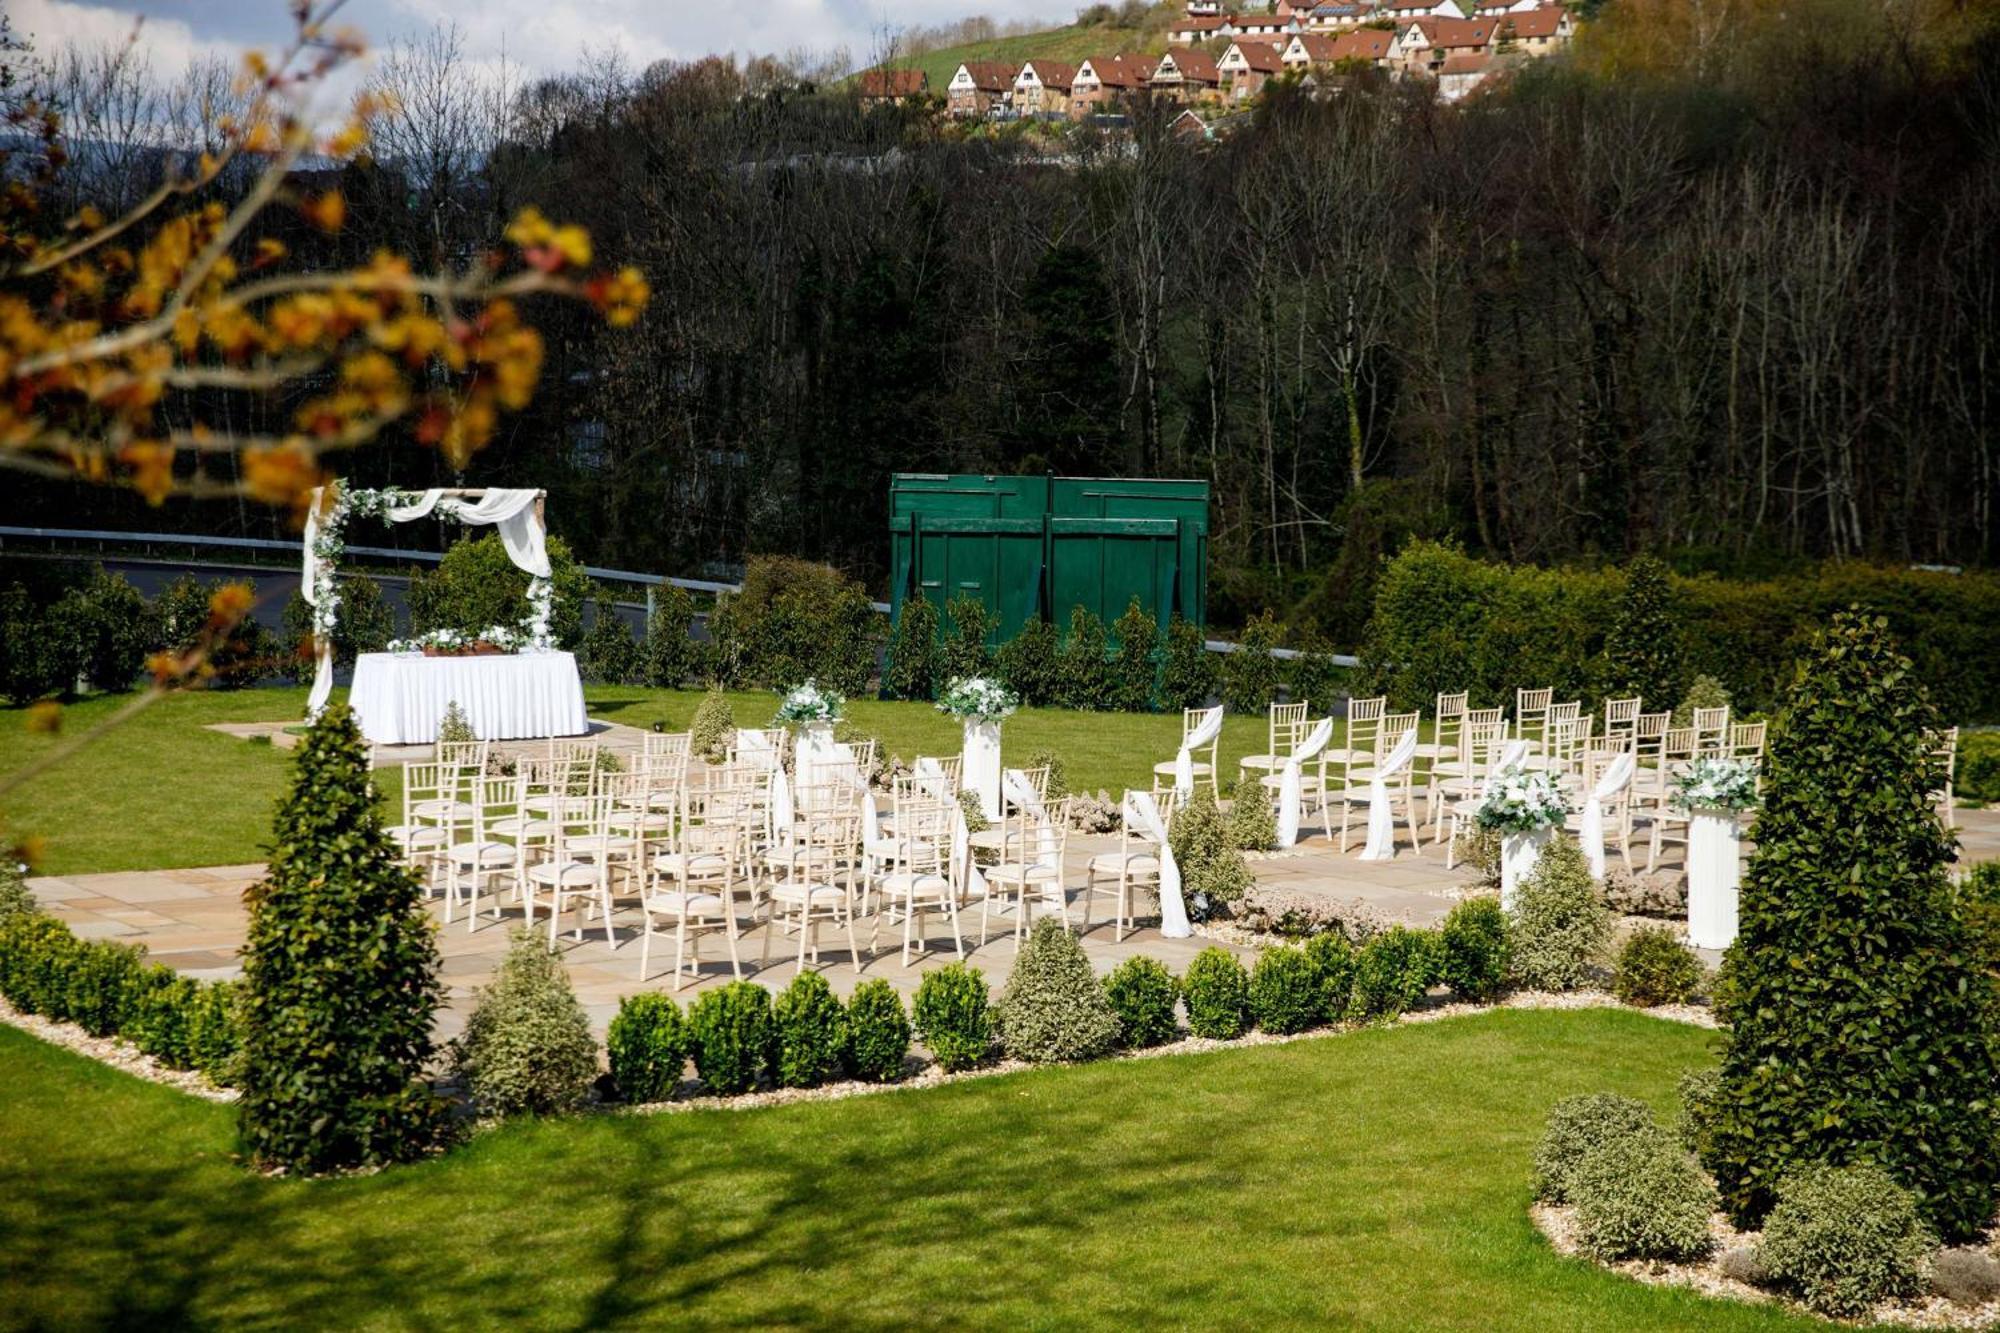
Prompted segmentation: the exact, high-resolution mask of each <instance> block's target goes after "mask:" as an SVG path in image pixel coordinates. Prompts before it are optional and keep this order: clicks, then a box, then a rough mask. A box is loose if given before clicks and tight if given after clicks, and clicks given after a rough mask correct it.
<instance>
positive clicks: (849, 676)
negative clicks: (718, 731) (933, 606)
mask: <svg viewBox="0 0 2000 1333" xmlns="http://www.w3.org/2000/svg"><path fill="white" fill-rule="evenodd" d="M708 628H709V635H710V637H711V639H712V640H713V641H714V643H715V645H716V651H717V654H718V661H719V662H720V663H721V664H722V671H723V675H724V678H725V679H727V680H729V681H731V682H732V683H734V682H739V681H747V682H751V683H755V684H759V685H767V686H770V687H772V688H773V689H789V688H791V687H792V686H794V685H799V684H802V683H804V682H805V681H807V680H816V681H818V682H819V683H820V684H821V685H824V686H826V687H828V688H829V689H834V690H838V691H839V692H840V693H842V694H844V695H847V696H848V697H850V698H852V697H854V696H856V695H859V694H861V693H862V692H863V691H865V690H866V689H867V688H868V682H869V679H870V677H872V676H873V675H874V673H875V645H876V640H877V629H876V622H875V609H874V606H873V605H872V604H871V603H870V602H869V600H868V592H867V590H866V589H865V588H863V587H862V586H861V584H860V583H858V582H856V581H855V580H853V579H851V578H849V577H847V576H846V575H845V574H842V573H841V572H840V571H839V570H837V569H834V568H833V567H832V566H831V565H822V564H816V563H814V562H813V561H810V560H798V559H794V558H792V557H790V556H777V555H760V556H753V557H751V559H750V562H749V564H748V565H747V566H746V567H745V569H744V571H743V584H742V587H741V588H740V590H739V591H737V592H736V593H735V594H734V595H733V596H730V597H727V598H723V599H721V600H719V601H718V602H717V604H716V608H715V613H714V614H713V615H712V616H711V617H710V618H709V622H708Z"/></svg>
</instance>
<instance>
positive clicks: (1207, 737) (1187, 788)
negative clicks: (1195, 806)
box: [1174, 704, 1222, 801]
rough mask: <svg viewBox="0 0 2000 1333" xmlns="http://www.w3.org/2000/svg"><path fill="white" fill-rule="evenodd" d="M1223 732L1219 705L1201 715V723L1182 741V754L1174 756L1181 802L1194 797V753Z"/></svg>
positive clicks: (1176, 789)
mask: <svg viewBox="0 0 2000 1333" xmlns="http://www.w3.org/2000/svg"><path fill="white" fill-rule="evenodd" d="M1221 730H1222V705H1221V704H1217V705H1216V706H1215V707H1213V708H1211V709H1209V710H1208V711H1207V712H1206V713H1203V714H1202V715H1201V721H1199V722H1197V723H1196V724H1195V728H1194V730H1193V731H1190V732H1189V733H1188V734H1187V736H1186V737H1185V738H1184V739H1183V740H1182V741H1181V750H1180V753H1179V754H1177V755H1175V756H1174V795H1175V796H1177V797H1179V798H1180V799H1181V800H1183V801H1185V800H1186V799H1187V798H1188V797H1190V796H1192V795H1194V752H1195V751H1196V750H1199V749H1200V748H1201V747H1202V746H1204V745H1206V744H1208V743H1209V742H1210V741H1212V740H1214V739H1215V737H1216V733H1217V732H1219V731H1221Z"/></svg>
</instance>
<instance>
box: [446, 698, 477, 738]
mask: <svg viewBox="0 0 2000 1333" xmlns="http://www.w3.org/2000/svg"><path fill="white" fill-rule="evenodd" d="M478 739H479V736H478V734H477V733H476V732H474V731H473V730H472V720H471V719H470V718H468V717H466V715H465V710H464V709H463V708H460V707H459V706H458V700H456V699H453V700H451V701H450V702H448V703H446V704H445V706H444V716H443V717H441V718H439V719H438V730H437V743H438V744H439V745H470V744H471V743H472V742H474V741H476V740H478Z"/></svg>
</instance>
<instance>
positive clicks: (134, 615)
mask: <svg viewBox="0 0 2000 1333" xmlns="http://www.w3.org/2000/svg"><path fill="white" fill-rule="evenodd" d="M378 593H379V590H378ZM63 601H64V602H66V603H69V606H70V609H69V611H68V613H67V614H65V615H62V616H58V617H57V619H58V620H61V621H63V622H65V623H66V624H67V625H68V626H69V630H70V633H71V635H72V636H73V637H72V645H73V647H74V650H75V652H76V654H77V662H76V665H77V669H78V671H79V672H80V673H81V674H82V675H83V677H84V678H85V679H86V680H88V681H89V682H90V685H91V687H92V688H94V689H99V690H129V689H131V688H132V682H133V680H134V679H135V678H137V676H138V674H139V672H140V670H141V668H143V667H144V666H145V664H146V654H147V653H148V652H150V651H151V650H152V649H153V648H154V647H155V646H156V645H157V643H158V640H159V625H158V623H157V618H156V617H155V615H154V613H153V608H152V607H150V606H148V605H147V603H146V599H145V598H144V597H143V596H141V595H140V593H139V590H138V589H137V588H134V587H133V586H132V585H131V584H130V583H128V582H126V581H125V577H124V575H122V574H112V573H108V572H106V570H105V568H104V567H103V566H102V565H99V566H97V567H96V569H94V570H93V571H92V572H91V575H90V577H89V579H88V580H86V581H85V582H84V583H83V585H82V586H80V587H75V588H71V589H69V590H68V591H66V592H65V593H64V594H63ZM378 601H379V597H378ZM382 637H383V641H384V642H386V641H387V639H388V635H387V634H384V635H383V636H382Z"/></svg>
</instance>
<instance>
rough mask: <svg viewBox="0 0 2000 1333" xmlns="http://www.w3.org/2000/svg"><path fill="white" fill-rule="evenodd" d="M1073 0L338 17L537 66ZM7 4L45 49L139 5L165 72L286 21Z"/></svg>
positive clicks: (818, 38)
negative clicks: (450, 36) (588, 54)
mask: <svg viewBox="0 0 2000 1333" xmlns="http://www.w3.org/2000/svg"><path fill="white" fill-rule="evenodd" d="M1075 7H1076V6H1075V4H1073V3H1069V2H1068V0H348V3H347V4H346V5H345V6H344V7H343V8H342V10H341V11H340V14H339V16H338V18H337V20H336V21H337V22H340V23H346V24H351V25H352V26H354V27H356V28H359V29H360V30H361V31H362V32H363V33H365V34H366V35H367V36H368V38H369V40H370V42H371V44H374V45H378V46H379V45H381V44H383V43H385V42H388V41H391V40H394V39H395V38H397V37H401V36H406V35H409V34H412V33H415V32H420V31H423V30H425V29H428V28H430V27H431V26H433V25H435V24H439V23H456V24H457V25H458V27H459V29H460V31H461V33H462V35H463V37H464V41H465V47H466V53H467V54H468V55H470V56H471V57H473V58H474V59H478V60H488V59H497V58H498V57H499V56H500V55H502V54H503V52H504V54H505V55H506V56H507V57H508V59H510V60H512V61H514V62H516V63H519V64H521V65H523V66H525V67H526V68H528V69H529V70H531V71H533V72H534V73H557V72H560V71H562V70H564V69H568V68H570V67H572V66H574V65H575V64H577V63H578V60H579V58H580V57H581V56H582V55H583V53H584V51H585V49H586V48H588V49H591V50H601V49H603V48H605V47H608V46H613V45H615V46H617V47H619V48H621V49H622V50H623V52H624V54H625V56H626V59H627V61H628V63H629V64H630V65H631V67H632V68H635V69H638V68H643V67H644V66H646V65H648V64H650V63H651V62H652V61H654V60H658V59H662V58H671V59H679V60H689V59H693V58H695V57H698V56H703V55H709V54H712V53H718V52H735V53H739V54H742V53H750V52H757V53H779V54H782V53H783V52H786V51H791V50H796V49H799V48H801V47H804V48H810V49H814V50H820V51H825V50H829V49H831V48H834V47H840V46H845V47H847V48H848V49H849V50H851V51H852V52H853V53H854V54H855V56H856V57H857V58H860V57H865V56H866V55H867V53H868V52H869V51H870V50H872V49H874V48H875V47H876V45H877V34H878V33H880V32H882V31H883V30H884V29H885V27H886V28H889V29H894V28H897V27H901V26H908V25H922V24H933V23H942V22H948V21H951V20H954V19H958V18H962V17H965V16H967V15H969V14H987V15H990V16H991V17H993V18H994V19H996V20H1000V21H1002V22H1005V21H1007V20H1011V19H1026V18H1036V17H1042V16H1053V17H1054V19H1055V21H1058V22H1066V21H1068V19H1069V18H1070V17H1071V11H1072V10H1073V9H1074V8H1075ZM0 8H4V9H5V10H6V12H7V13H8V14H9V15H10V16H11V17H12V19H13V24H14V30H15V31H16V33H19V34H25V35H28V36H30V37H31V38H33V39H34V40H35V41H36V43H37V45H38V46H42V47H43V48H44V49H46V48H47V47H48V46H51V45H54V44H56V43H59V42H61V41H64V40H66V39H72V38H77V37H82V38H86V39H114V40H122V39H124V38H125V37H126V36H127V35H129V34H130V32H131V31H132V24H133V21H134V19H135V17H137V16H138V15H141V14H143V15H145V18H146V22H145V26H144V28H143V29H142V33H143V36H142V42H143V45H144V46H145V48H146V51H147V54H148V56H149V57H150V59H151V63H152V65H153V67H154V69H155V70H158V71H161V72H171V71H173V70H175V69H177V68H179V67H181V66H183V65H184V64H185V63H186V62H187V60H189V59H190V58H192V57H194V56H197V55H202V54H207V53H210V52H214V53H219V54H223V55H226V56H231V57H235V56H237V55H240V53H241V52H242V51H243V50H245V49H248V48H251V47H263V48H265V49H272V48H275V47H276V46H277V44H278V43H279V42H280V41H281V40H282V39H283V38H284V37H285V36H286V35H287V33H288V32H289V28H290V20H289V18H288V16H287V8H288V6H287V5H286V3H285V0H99V3H92V4H85V3H76V0H0Z"/></svg>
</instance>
